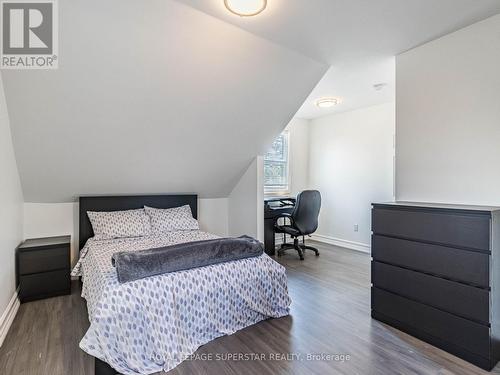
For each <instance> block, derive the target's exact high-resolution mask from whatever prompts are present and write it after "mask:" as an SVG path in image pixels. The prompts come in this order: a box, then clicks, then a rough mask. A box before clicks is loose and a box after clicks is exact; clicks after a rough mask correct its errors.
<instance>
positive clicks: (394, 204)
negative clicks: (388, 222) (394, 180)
mask: <svg viewBox="0 0 500 375" xmlns="http://www.w3.org/2000/svg"><path fill="white" fill-rule="evenodd" d="M373 206H392V207H401V208H403V207H412V208H435V209H443V210H461V211H474V212H478V213H479V212H486V213H491V212H495V211H499V212H500V207H495V206H470V205H465V204H447V203H424V202H407V201H397V202H381V203H373Z"/></svg>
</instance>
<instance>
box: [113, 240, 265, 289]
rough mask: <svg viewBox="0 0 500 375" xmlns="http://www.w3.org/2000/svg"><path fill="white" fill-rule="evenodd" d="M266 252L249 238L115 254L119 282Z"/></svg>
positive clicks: (184, 244)
mask: <svg viewBox="0 0 500 375" xmlns="http://www.w3.org/2000/svg"><path fill="white" fill-rule="evenodd" d="M263 252H264V247H263V245H262V243H260V242H259V241H257V240H256V239H254V238H252V237H248V236H241V237H238V238H220V239H215V240H205V241H195V242H187V243H182V244H177V245H173V246H166V247H160V248H157V249H149V250H141V251H123V252H119V253H115V254H113V257H112V258H111V262H112V264H113V266H114V267H115V268H116V273H117V275H118V281H119V282H120V283H126V282H128V281H134V280H139V279H142V278H145V277H149V276H155V275H161V274H164V273H168V272H175V271H182V270H188V269H191V268H197V267H204V266H209V265H212V264H217V263H224V262H229V261H232V260H238V259H245V258H251V257H256V256H259V255H261V254H262V253H263Z"/></svg>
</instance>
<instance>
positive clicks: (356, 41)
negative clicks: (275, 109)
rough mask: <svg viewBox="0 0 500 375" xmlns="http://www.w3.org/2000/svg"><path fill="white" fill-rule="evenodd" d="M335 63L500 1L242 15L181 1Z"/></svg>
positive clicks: (313, 2) (316, 5)
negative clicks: (253, 15)
mask: <svg viewBox="0 0 500 375" xmlns="http://www.w3.org/2000/svg"><path fill="white" fill-rule="evenodd" d="M177 1H179V2H181V3H184V4H188V5H190V6H192V7H195V8H197V9H200V10H203V11H204V12H206V13H208V14H211V15H213V16H215V17H218V18H220V19H222V20H224V21H227V22H230V23H232V24H234V25H237V26H239V27H241V28H243V29H245V30H248V31H250V32H252V33H254V34H256V35H260V36H262V37H264V38H266V39H269V40H273V41H274V42H276V43H279V44H282V45H284V46H287V47H289V48H291V49H294V50H296V51H300V52H301V53H303V54H305V55H307V56H311V57H312V58H314V59H316V60H318V61H324V62H327V63H329V64H332V65H335V64H338V63H345V62H346V61H353V60H359V59H364V58H371V59H373V58H374V57H377V56H379V57H388V56H394V55H396V54H399V53H401V52H403V51H405V50H408V49H410V48H413V47H416V46H417V45H419V44H422V43H425V42H428V41H430V40H433V39H436V38H438V37H440V36H443V35H445V34H448V33H451V32H453V31H456V30H458V29H460V28H462V27H465V26H468V25H470V24H472V23H474V22H477V21H480V20H483V19H485V18H487V17H490V16H493V15H494V14H497V13H498V12H500V1H499V0H268V2H267V3H268V6H267V9H266V10H265V11H264V12H263V13H261V14H260V15H259V16H258V17H250V18H248V17H238V16H235V15H234V14H232V13H230V12H228V11H227V10H226V9H225V7H224V1H223V0H177Z"/></svg>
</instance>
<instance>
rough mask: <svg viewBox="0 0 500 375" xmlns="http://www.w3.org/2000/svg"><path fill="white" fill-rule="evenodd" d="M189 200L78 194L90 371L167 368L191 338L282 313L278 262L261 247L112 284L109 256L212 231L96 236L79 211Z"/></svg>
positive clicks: (190, 349) (201, 339) (186, 352)
mask: <svg viewBox="0 0 500 375" xmlns="http://www.w3.org/2000/svg"><path fill="white" fill-rule="evenodd" d="M186 204H187V205H189V206H190V207H191V212H192V214H193V217H194V218H196V217H197V196H196V195H153V196H151V195H149V196H120V197H116V196H114V197H81V198H80V212H79V222H80V228H79V234H80V238H79V243H80V249H81V250H80V259H79V262H78V263H77V265H76V266H75V268H74V274H76V275H81V276H82V283H83V285H82V297H83V298H85V300H86V301H87V308H88V316H89V321H90V327H89V329H88V331H87V332H86V334H85V336H84V337H83V338H82V340H81V342H80V348H81V349H82V350H84V351H85V352H87V353H88V354H90V355H92V356H94V357H95V358H96V365H95V366H96V375H104V374H115V373H116V372H117V371H118V372H119V373H120V374H125V375H129V374H152V373H156V372H160V371H168V370H170V369H172V368H174V367H176V366H177V365H178V364H179V363H181V362H182V361H183V360H185V359H186V358H189V356H190V355H192V354H193V353H194V352H195V351H196V350H197V349H198V347H199V346H201V345H203V344H206V343H207V342H209V341H211V340H213V339H215V338H217V337H220V336H223V335H229V334H232V333H234V332H236V331H238V330H240V329H242V328H245V327H248V326H250V325H253V324H256V323H258V322H260V321H262V320H264V319H268V318H279V317H282V316H286V315H288V314H289V305H290V298H289V296H288V291H287V282H286V275H285V270H284V268H283V267H282V266H281V265H279V264H278V263H276V262H275V261H274V260H272V259H271V258H270V257H269V256H268V255H266V254H263V255H261V256H258V257H254V258H248V259H241V260H237V261H231V262H226V263H220V264H215V265H211V266H206V267H200V268H196V269H191V270H185V271H178V272H172V273H168V274H163V275H158V276H151V277H147V278H144V279H140V280H136V281H132V282H128V283H123V284H120V283H119V282H118V280H117V276H116V270H115V269H114V268H113V267H112V265H111V256H112V255H113V254H114V253H115V252H119V251H138V250H143V249H144V250H146V249H151V248H158V247H161V246H168V245H173V244H178V243H185V242H190V241H197V240H207V239H213V238H217V236H215V235H213V234H209V233H205V232H202V231H200V230H186V231H174V232H167V233H161V234H152V235H148V236H143V237H134V238H117V239H96V238H94V237H93V231H92V226H91V224H90V221H89V218H88V216H87V211H123V210H130V209H137V208H142V207H143V206H152V207H157V208H172V207H179V206H182V205H186Z"/></svg>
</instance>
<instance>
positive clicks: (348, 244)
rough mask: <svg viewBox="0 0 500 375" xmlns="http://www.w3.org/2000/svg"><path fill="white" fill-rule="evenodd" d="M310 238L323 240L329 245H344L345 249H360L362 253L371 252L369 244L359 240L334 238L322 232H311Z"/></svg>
mask: <svg viewBox="0 0 500 375" xmlns="http://www.w3.org/2000/svg"><path fill="white" fill-rule="evenodd" d="M311 237H312V239H313V240H315V241H319V242H324V243H327V244H330V245H335V246H340V247H345V248H346V249H350V250H356V251H361V252H363V253H368V254H370V253H371V246H370V245H368V244H364V243H361V242H354V241H348V240H343V239H341V238H335V237H330V236H324V235H322V234H313V235H312V236H311Z"/></svg>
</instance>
